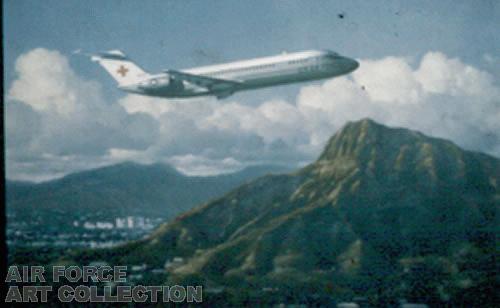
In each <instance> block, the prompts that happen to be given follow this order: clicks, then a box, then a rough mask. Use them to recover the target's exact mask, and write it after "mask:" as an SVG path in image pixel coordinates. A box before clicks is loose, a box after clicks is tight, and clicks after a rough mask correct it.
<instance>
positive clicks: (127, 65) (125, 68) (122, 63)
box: [91, 50, 149, 86]
mask: <svg viewBox="0 0 500 308" xmlns="http://www.w3.org/2000/svg"><path fill="white" fill-rule="evenodd" d="M91 60H92V61H94V62H97V63H99V64H100V65H101V66H102V67H103V68H104V69H105V70H106V71H107V72H108V73H109V74H110V75H111V76H112V77H113V78H114V79H115V80H116V81H117V82H118V85H120V86H126V85H130V84H134V83H137V82H139V81H140V80H143V79H145V78H147V77H148V76H149V74H148V73H146V72H145V71H144V70H143V69H142V68H140V67H139V66H138V65H137V64H135V63H134V62H132V61H131V60H130V59H129V58H128V57H127V56H126V55H125V54H124V53H123V52H121V51H119V50H110V51H107V52H104V53H101V54H98V55H92V56H91Z"/></svg>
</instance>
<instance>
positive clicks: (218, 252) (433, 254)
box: [77, 120, 500, 304]
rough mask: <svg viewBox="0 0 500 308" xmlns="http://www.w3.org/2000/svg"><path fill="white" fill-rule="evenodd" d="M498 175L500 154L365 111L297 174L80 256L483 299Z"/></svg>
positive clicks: (380, 295)
mask: <svg viewBox="0 0 500 308" xmlns="http://www.w3.org/2000/svg"><path fill="white" fill-rule="evenodd" d="M499 177H500V161H499V160H498V159H496V158H493V157H490V156H487V155H484V154H480V153H474V152H468V151H464V150H462V149H460V148H459V147H457V146H456V145H454V144H453V143H451V142H449V141H446V140H442V139H437V138H431V137H427V136H424V135H423V134H420V133H418V132H413V131H409V130H406V129H393V128H388V127H385V126H382V125H379V124H377V123H375V122H373V121H371V120H362V121H359V122H354V123H349V124H347V125H346V126H345V127H344V128H343V129H342V130H341V131H340V132H338V133H337V134H336V135H335V136H333V137H332V138H331V140H330V141H329V142H328V145H327V146H326V148H325V151H324V152H323V154H322V155H321V156H320V158H319V159H318V160H317V161H316V162H314V163H312V164H311V165H309V166H307V167H305V168H303V169H301V170H299V171H297V172H295V173H291V174H288V175H272V176H266V177H262V178H259V179H257V180H254V181H252V182H250V183H247V184H245V185H243V186H241V187H239V188H238V189H235V190H233V191H231V192H230V193H228V194H227V195H225V196H224V197H222V198H219V199H217V200H214V201H212V202H210V203H208V204H205V205H203V206H201V207H198V208H196V209H194V210H192V211H190V212H188V213H186V214H184V215H182V216H180V217H178V218H177V219H176V221H174V222H172V223H168V224H164V225H162V226H161V227H160V228H159V229H157V230H156V231H155V232H154V233H153V234H152V235H151V236H149V237H148V238H147V239H146V240H142V241H137V242H134V243H131V244H129V245H126V246H123V247H121V248H119V249H116V250H113V253H112V255H111V256H110V255H107V252H103V251H101V252H96V254H91V255H86V256H82V255H80V256H78V257H77V259H79V260H80V261H81V262H86V261H88V259H92V258H97V257H99V258H109V259H110V260H111V262H113V263H114V264H134V263H138V262H141V263H142V262H146V263H147V264H149V265H150V266H152V267H158V266H163V264H164V262H165V261H168V260H172V259H173V258H174V257H183V258H184V260H185V262H184V263H183V264H178V265H177V266H175V267H174V268H171V269H169V270H170V275H169V278H168V279H169V282H170V283H173V282H183V283H186V282H196V283H204V284H205V285H208V286H210V285H224V286H227V287H231V288H236V289H238V290H240V291H238V292H240V293H241V290H243V289H251V290H256V289H259V290H260V288H263V287H269V286H276V287H278V288H279V290H281V291H280V294H281V295H282V296H285V295H284V294H285V293H286V294H288V295H290V294H297V293H304V292H306V290H309V292H308V293H309V294H320V295H321V294H331V295H334V296H336V297H337V298H352V296H355V295H362V296H367V297H369V298H370V299H371V300H373V301H374V302H376V303H380V302H383V299H387V300H389V299H390V300H395V299H396V298H399V297H406V298H409V299H410V300H411V299H415V300H420V301H424V302H427V303H434V304H437V303H439V304H443V303H448V304H449V303H455V304H456V303H459V302H467V298H468V297H467V296H469V297H470V298H471V300H472V301H474V300H475V301H480V300H481V298H480V297H477V296H475V294H476V293H475V292H478V291H477V290H481V292H483V294H487V295H488V294H490V295H491V294H494V286H493V285H492V281H494V279H493V278H492V273H494V272H495V268H496V264H495V262H494V252H495V248H496V247H495V236H496V234H498V232H497V231H498V230H497V229H496V226H497V225H498V218H497V215H496V213H497V210H498V208H499V204H500V190H499V188H498V185H499V184H498V183H499V180H500V178H499ZM238 292H236V293H237V294H240V293H238ZM488 292H491V293H488ZM306 293H307V292H306ZM471 294H472V295H471ZM288 295H287V296H288ZM488 300H490V301H491V300H492V299H491V298H489V297H486V299H484V298H483V302H480V303H483V304H484V303H488ZM454 301H457V302H454Z"/></svg>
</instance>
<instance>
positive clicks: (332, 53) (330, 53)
mask: <svg viewBox="0 0 500 308" xmlns="http://www.w3.org/2000/svg"><path fill="white" fill-rule="evenodd" d="M325 52H326V56H327V57H328V58H332V59H335V58H338V57H340V55H339V54H338V53H336V52H335V51H332V50H325Z"/></svg>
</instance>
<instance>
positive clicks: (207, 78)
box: [90, 50, 359, 99]
mask: <svg viewBox="0 0 500 308" xmlns="http://www.w3.org/2000/svg"><path fill="white" fill-rule="evenodd" d="M90 56H91V60H92V61H94V62H97V63H98V64H100V65H101V66H102V67H103V68H104V69H105V70H106V71H107V72H108V73H109V74H110V75H111V76H112V77H113V78H114V79H115V80H116V81H117V82H118V88H119V89H121V90H123V91H126V92H130V93H135V94H141V95H147V96H155V97H164V98H187V97H197V96H215V97H217V98H218V99H223V98H226V97H228V96H230V95H232V94H233V93H235V92H238V91H243V90H251V89H258V88H264V87H271V86H276V85H284V84H290V83H295V82H303V81H312V80H318V79H324V78H331V77H336V76H340V75H344V74H348V73H350V72H352V71H354V70H355V69H357V68H358V66H359V63H358V62H357V61H356V60H354V59H350V58H347V57H344V56H341V55H339V54H338V53H336V52H334V51H331V50H307V51H302V52H295V53H286V52H285V53H282V54H280V55H276V56H271V57H263V58H255V59H250V60H244V61H237V62H230V63H224V64H217V65H209V66H201V67H195V68H189V69H182V70H173V69H168V70H164V71H162V72H161V73H158V74H149V73H147V72H145V71H144V70H143V69H142V68H140V67H139V66H138V65H137V64H135V63H134V62H132V60H130V59H129V58H128V57H127V56H126V55H125V54H124V53H123V52H121V51H119V50H110V51H107V52H103V53H100V54H97V55H90Z"/></svg>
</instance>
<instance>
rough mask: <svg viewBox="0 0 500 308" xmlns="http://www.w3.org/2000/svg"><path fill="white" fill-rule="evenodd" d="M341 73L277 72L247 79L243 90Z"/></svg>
mask: <svg viewBox="0 0 500 308" xmlns="http://www.w3.org/2000/svg"><path fill="white" fill-rule="evenodd" d="M338 75H339V73H338V72H335V71H332V70H310V71H299V70H297V69H294V70H293V71H289V72H276V73H274V74H267V75H262V76H259V77H254V78H248V79H245V80H244V82H243V84H242V85H241V87H240V88H241V89H254V88H261V87H268V86H269V87H270V86H274V85H282V84H288V83H294V82H301V81H309V80H316V79H323V78H330V77H334V76H338Z"/></svg>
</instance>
